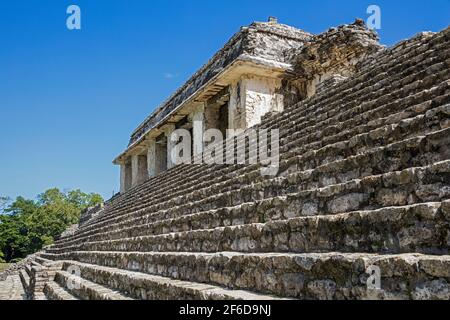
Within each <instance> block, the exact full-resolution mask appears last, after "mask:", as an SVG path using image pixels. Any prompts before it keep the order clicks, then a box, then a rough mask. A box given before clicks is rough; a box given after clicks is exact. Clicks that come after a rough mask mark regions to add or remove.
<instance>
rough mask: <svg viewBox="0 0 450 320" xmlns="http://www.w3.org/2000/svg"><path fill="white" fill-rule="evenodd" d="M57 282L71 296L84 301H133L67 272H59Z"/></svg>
mask: <svg viewBox="0 0 450 320" xmlns="http://www.w3.org/2000/svg"><path fill="white" fill-rule="evenodd" d="M55 282H56V283H58V284H59V286H61V287H63V288H64V289H65V290H67V291H68V292H69V293H70V294H71V295H73V296H75V297H77V298H79V299H82V300H131V298H129V297H127V296H125V295H123V294H121V293H118V292H116V291H113V290H111V289H109V288H107V287H105V286H101V285H99V284H97V283H94V282H91V281H88V280H86V279H83V278H81V277H79V276H77V275H74V274H71V273H68V272H67V271H58V272H57V273H56V276H55Z"/></svg>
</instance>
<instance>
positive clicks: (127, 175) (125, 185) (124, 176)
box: [120, 162, 131, 193]
mask: <svg viewBox="0 0 450 320" xmlns="http://www.w3.org/2000/svg"><path fill="white" fill-rule="evenodd" d="M130 188H131V164H130V163H128V162H123V163H121V164H120V193H124V192H126V191H127V190H129V189H130Z"/></svg>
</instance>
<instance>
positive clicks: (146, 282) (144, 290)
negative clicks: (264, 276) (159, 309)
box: [64, 261, 277, 300]
mask: <svg viewBox="0 0 450 320" xmlns="http://www.w3.org/2000/svg"><path fill="white" fill-rule="evenodd" d="M64 268H65V269H66V270H67V269H68V268H71V269H74V268H76V269H77V270H79V271H80V275H81V277H83V278H85V279H88V280H90V281H92V282H95V283H98V284H101V285H102V286H106V287H111V288H115V289H116V290H118V291H120V292H123V293H124V294H126V295H127V296H130V297H132V298H134V299H139V300H174V299H177V300H272V299H277V297H274V296H270V295H263V294H256V293H253V292H250V291H243V290H230V289H226V288H224V287H220V286H215V285H210V284H203V283H195V282H191V281H181V280H174V279H171V278H167V277H161V276H155V275H149V274H145V273H140V272H133V271H128V270H122V269H116V268H110V267H102V266H97V265H92V264H84V263H80V262H76V261H65V262H64Z"/></svg>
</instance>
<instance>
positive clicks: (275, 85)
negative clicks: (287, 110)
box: [229, 75, 284, 129]
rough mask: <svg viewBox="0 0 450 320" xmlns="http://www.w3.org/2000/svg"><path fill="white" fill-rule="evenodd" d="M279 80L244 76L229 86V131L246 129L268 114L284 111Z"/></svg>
mask: <svg viewBox="0 0 450 320" xmlns="http://www.w3.org/2000/svg"><path fill="white" fill-rule="evenodd" d="M281 85H282V83H281V79H277V78H263V77H257V76H250V75H246V76H243V77H241V79H240V81H239V82H237V83H234V84H232V85H231V86H230V107H229V124H230V129H247V128H250V127H253V126H254V125H256V124H258V123H260V122H261V118H262V117H263V116H264V115H265V114H266V113H268V112H281V111H283V109H284V101H283V100H284V99H283V95H282V94H281V93H279V90H280V88H281Z"/></svg>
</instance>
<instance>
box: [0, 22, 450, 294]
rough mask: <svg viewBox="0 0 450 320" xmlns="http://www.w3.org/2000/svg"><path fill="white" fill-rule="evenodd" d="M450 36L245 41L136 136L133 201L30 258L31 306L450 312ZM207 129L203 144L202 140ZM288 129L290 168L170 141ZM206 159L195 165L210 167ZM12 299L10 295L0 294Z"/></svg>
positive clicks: (254, 28)
mask: <svg viewBox="0 0 450 320" xmlns="http://www.w3.org/2000/svg"><path fill="white" fill-rule="evenodd" d="M449 44H450V28H448V29H446V30H444V31H441V32H439V33H431V32H425V33H420V34H418V35H417V36H415V37H413V38H412V39H409V40H405V41H402V42H400V43H399V44H397V45H395V46H393V47H391V48H385V47H383V46H381V45H380V44H379V42H378V37H377V35H376V34H375V33H374V32H373V31H370V30H368V29H367V28H366V27H365V25H364V23H363V22H362V21H360V20H357V21H356V22H355V23H353V24H350V25H343V26H340V27H337V28H331V29H329V30H328V31H326V32H324V33H322V34H319V35H313V34H310V33H308V32H304V31H302V30H299V29H296V28H293V27H290V26H286V25H283V24H280V23H278V22H277V21H276V19H274V18H272V19H270V20H269V22H265V23H253V24H251V25H250V26H249V27H245V28H242V29H241V30H240V31H239V32H238V33H237V34H236V35H234V36H233V37H232V38H231V39H230V41H229V42H228V43H227V44H226V45H225V46H224V47H223V48H222V49H221V50H220V51H219V52H218V53H217V54H216V55H214V56H213V57H212V58H211V60H210V61H209V62H207V63H206V64H205V65H204V66H203V67H202V68H201V69H200V70H199V71H198V72H197V73H195V74H194V75H193V76H192V77H191V78H190V79H189V80H188V81H187V82H186V83H185V84H184V85H183V86H182V87H181V88H180V89H178V90H177V91H176V92H175V93H174V94H173V95H172V96H171V97H170V98H169V99H168V100H167V101H166V102H165V103H163V104H162V105H161V106H160V107H159V108H157V109H156V111H155V112H153V113H152V114H151V115H150V116H149V117H148V118H147V119H145V120H144V121H143V122H142V123H141V124H140V125H139V126H138V127H137V129H136V130H135V131H134V132H133V133H132V135H131V139H130V143H129V145H128V147H127V148H126V149H125V150H124V151H123V152H122V153H121V154H120V155H118V156H117V157H116V158H115V160H114V163H115V164H117V165H119V166H120V172H121V178H120V182H121V192H120V194H119V195H117V196H115V197H114V198H112V199H110V200H109V201H108V202H106V203H105V204H104V206H102V207H98V208H93V209H91V210H88V211H87V212H85V213H83V215H82V217H81V220H80V224H79V225H78V226H77V227H74V228H72V229H70V230H68V231H67V232H66V233H65V234H64V235H62V236H61V238H60V239H59V240H58V241H57V242H56V243H55V244H54V245H52V246H50V247H47V248H45V250H44V251H42V252H39V253H37V254H35V255H34V256H31V257H28V258H27V260H26V261H24V262H23V263H22V264H21V265H20V266H19V267H17V268H16V269H15V271H14V272H11V273H10V275H9V277H8V278H7V281H6V282H3V283H4V284H3V286H5V283H9V284H10V285H11V286H14V288H17V282H18V281H17V280H18V279H21V281H22V284H23V288H24V291H25V293H26V295H27V296H28V297H29V298H31V299H67V300H70V299H279V298H291V299H450V255H449V248H450V117H449V116H450V45H449ZM195 121H197V122H198V123H201V126H193V123H194V122H195ZM179 128H183V129H186V130H188V131H190V132H191V133H192V139H193V140H194V141H198V140H199V139H200V141H201V138H202V135H203V132H204V131H205V130H207V129H209V128H217V129H219V130H220V131H222V132H225V130H226V129H244V130H246V129H249V128H252V129H256V130H261V129H278V130H279V133H280V141H279V147H278V150H279V153H280V167H279V171H278V174H277V175H276V176H271V177H267V176H263V175H261V174H260V171H259V168H260V165H259V164H251V165H245V164H235V165H225V164H224V165H201V164H192V165H190V164H179V165H175V164H174V163H172V160H171V157H170V156H169V155H170V153H171V151H172V149H173V147H174V145H173V142H172V141H171V139H168V137H169V136H170V134H171V133H172V132H173V131H174V130H175V129H179ZM202 152H203V146H202V145H201V144H200V146H199V145H198V144H197V148H196V150H194V154H197V155H198V154H201V153H202ZM0 287H2V282H0Z"/></svg>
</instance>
